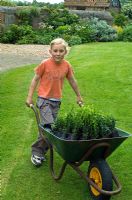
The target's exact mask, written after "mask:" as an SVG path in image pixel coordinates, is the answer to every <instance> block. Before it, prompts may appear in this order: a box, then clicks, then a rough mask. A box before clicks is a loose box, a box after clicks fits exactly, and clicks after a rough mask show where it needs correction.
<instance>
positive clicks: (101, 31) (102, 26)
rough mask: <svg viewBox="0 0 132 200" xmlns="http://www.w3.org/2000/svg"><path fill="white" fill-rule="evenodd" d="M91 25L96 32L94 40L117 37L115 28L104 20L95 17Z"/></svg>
mask: <svg viewBox="0 0 132 200" xmlns="http://www.w3.org/2000/svg"><path fill="white" fill-rule="evenodd" d="M90 23H91V25H90V27H91V28H92V30H93V32H94V34H93V39H94V41H102V42H107V41H114V40H116V39H117V33H116V31H115V29H114V28H112V27H111V26H110V25H108V24H107V22H106V21H104V20H98V19H97V18H94V19H92V20H91V22H90Z"/></svg>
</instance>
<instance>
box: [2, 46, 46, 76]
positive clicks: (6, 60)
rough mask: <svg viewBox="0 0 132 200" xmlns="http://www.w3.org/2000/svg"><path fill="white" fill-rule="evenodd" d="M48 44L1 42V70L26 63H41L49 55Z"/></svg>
mask: <svg viewBox="0 0 132 200" xmlns="http://www.w3.org/2000/svg"><path fill="white" fill-rule="evenodd" d="M48 49H49V46H48V45H14V44H1V43H0V72H1V71H5V70H7V69H10V68H16V67H22V66H24V65H30V64H39V63H40V62H41V61H42V60H43V59H45V58H48V57H49V53H48Z"/></svg>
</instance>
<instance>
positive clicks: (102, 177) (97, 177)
mask: <svg viewBox="0 0 132 200" xmlns="http://www.w3.org/2000/svg"><path fill="white" fill-rule="evenodd" d="M88 177H89V178H90V179H92V180H93V181H94V182H95V183H96V184H97V185H98V187H99V188H100V189H103V190H107V191H112V189H113V182H112V173H111V170H110V168H109V166H108V164H107V162H106V161H105V160H102V159H101V160H97V161H91V162H90V165H89V168H88ZM88 188H89V192H90V194H91V196H92V198H93V200H109V199H110V197H111V196H110V195H104V194H101V193H99V192H98V191H97V190H95V189H94V188H93V187H92V186H91V185H88Z"/></svg>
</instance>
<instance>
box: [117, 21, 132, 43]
mask: <svg viewBox="0 0 132 200" xmlns="http://www.w3.org/2000/svg"><path fill="white" fill-rule="evenodd" d="M119 40H123V41H127V42H132V24H130V25H128V26H126V27H125V28H124V29H123V32H122V33H121V34H119Z"/></svg>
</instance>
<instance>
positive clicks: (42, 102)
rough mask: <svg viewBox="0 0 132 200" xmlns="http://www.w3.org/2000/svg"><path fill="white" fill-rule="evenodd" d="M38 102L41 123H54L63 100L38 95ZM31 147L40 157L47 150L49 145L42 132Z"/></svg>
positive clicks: (33, 152)
mask: <svg viewBox="0 0 132 200" xmlns="http://www.w3.org/2000/svg"><path fill="white" fill-rule="evenodd" d="M36 104H37V107H38V108H39V112H40V121H41V124H42V125H45V124H53V123H54V121H55V119H56V117H57V114H58V111H59V109H60V104H61V102H60V101H53V100H48V99H44V98H41V97H38V99H37V103H36ZM31 149H32V154H34V155H37V156H40V157H41V156H43V155H44V154H45V153H46V152H47V150H48V145H47V144H46V141H45V140H44V138H43V137H42V135H41V134H40V133H39V134H38V139H37V140H36V141H35V142H34V143H33V144H32V146H31Z"/></svg>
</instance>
